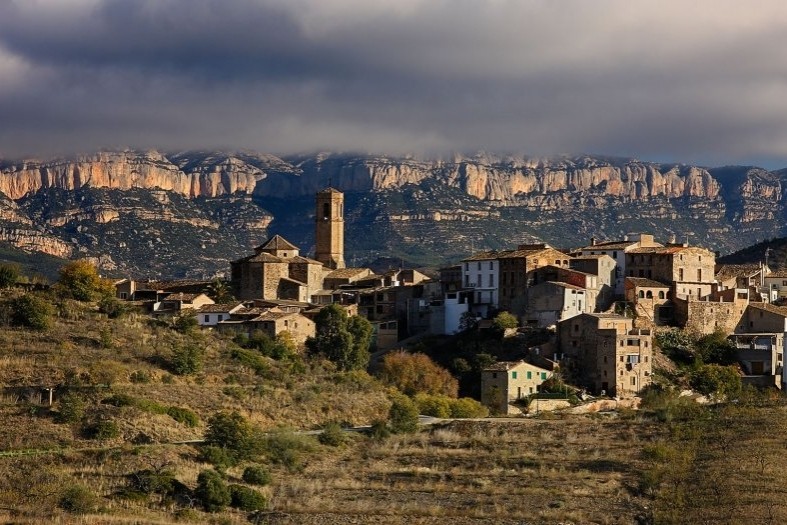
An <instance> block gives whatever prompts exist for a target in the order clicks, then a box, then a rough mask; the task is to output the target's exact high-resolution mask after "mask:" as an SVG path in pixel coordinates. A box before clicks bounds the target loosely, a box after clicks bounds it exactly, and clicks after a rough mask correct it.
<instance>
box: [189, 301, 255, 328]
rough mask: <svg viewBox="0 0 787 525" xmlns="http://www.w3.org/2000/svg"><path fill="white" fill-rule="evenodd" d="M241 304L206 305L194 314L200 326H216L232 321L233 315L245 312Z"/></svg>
mask: <svg viewBox="0 0 787 525" xmlns="http://www.w3.org/2000/svg"><path fill="white" fill-rule="evenodd" d="M245 309H246V308H245V307H244V306H243V303H241V302H235V303H229V304H206V305H204V306H202V307H200V309H199V310H197V312H196V313H195V314H194V315H195V316H196V317H197V323H199V325H200V326H216V325H217V324H219V323H220V322H221V321H226V320H228V319H230V317H231V316H232V314H234V313H236V312H240V311H242V310H245Z"/></svg>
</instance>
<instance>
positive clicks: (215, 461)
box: [200, 445, 238, 470]
mask: <svg viewBox="0 0 787 525" xmlns="http://www.w3.org/2000/svg"><path fill="white" fill-rule="evenodd" d="M200 460H201V461H204V462H205V463H210V464H211V465H213V466H214V467H216V468H217V469H221V470H224V469H226V468H229V467H234V466H235V465H237V464H238V460H237V459H236V457H235V455H234V454H233V453H232V452H231V451H229V450H227V449H226V448H221V447H217V446H215V445H207V446H204V447H202V450H201V452H200Z"/></svg>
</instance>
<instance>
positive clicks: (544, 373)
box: [541, 372, 547, 381]
mask: <svg viewBox="0 0 787 525" xmlns="http://www.w3.org/2000/svg"><path fill="white" fill-rule="evenodd" d="M541 379H542V380H543V381H546V379H547V373H546V372H541Z"/></svg>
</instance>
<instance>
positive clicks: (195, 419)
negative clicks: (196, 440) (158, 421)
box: [167, 407, 199, 428]
mask: <svg viewBox="0 0 787 525" xmlns="http://www.w3.org/2000/svg"><path fill="white" fill-rule="evenodd" d="M167 415H168V416H169V417H171V418H172V419H174V420H175V421H177V422H178V423H182V424H184V425H186V426H187V427H191V428H194V427H196V426H197V425H199V416H198V415H197V414H195V413H194V412H192V411H191V410H189V409H188V408H181V407H169V408H167Z"/></svg>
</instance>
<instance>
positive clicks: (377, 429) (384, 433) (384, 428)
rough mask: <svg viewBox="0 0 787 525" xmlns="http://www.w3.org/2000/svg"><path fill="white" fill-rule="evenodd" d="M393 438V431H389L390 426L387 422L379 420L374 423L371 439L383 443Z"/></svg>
mask: <svg viewBox="0 0 787 525" xmlns="http://www.w3.org/2000/svg"><path fill="white" fill-rule="evenodd" d="M390 436H391V431H390V430H389V429H388V424H387V423H386V422H385V421H382V420H380V419H378V420H377V421H372V426H371V428H370V429H369V437H370V438H372V439H373V440H375V441H383V440H385V439H388V438H389V437H390Z"/></svg>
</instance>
